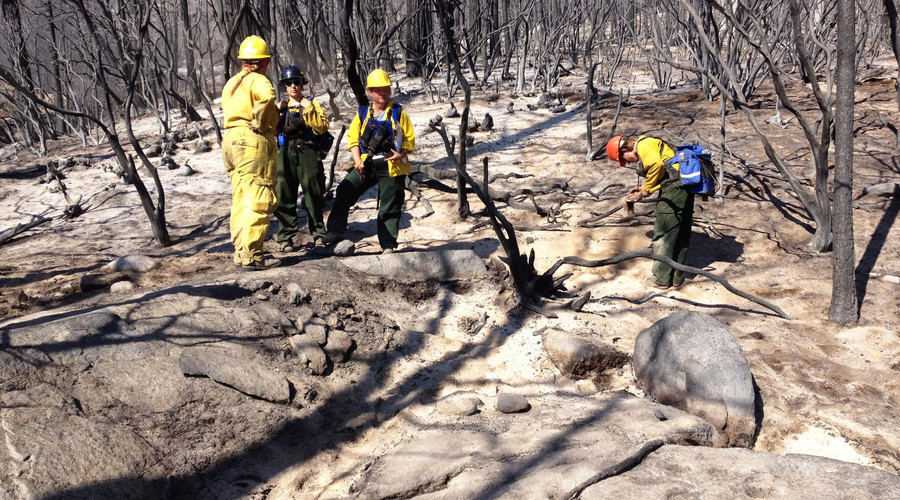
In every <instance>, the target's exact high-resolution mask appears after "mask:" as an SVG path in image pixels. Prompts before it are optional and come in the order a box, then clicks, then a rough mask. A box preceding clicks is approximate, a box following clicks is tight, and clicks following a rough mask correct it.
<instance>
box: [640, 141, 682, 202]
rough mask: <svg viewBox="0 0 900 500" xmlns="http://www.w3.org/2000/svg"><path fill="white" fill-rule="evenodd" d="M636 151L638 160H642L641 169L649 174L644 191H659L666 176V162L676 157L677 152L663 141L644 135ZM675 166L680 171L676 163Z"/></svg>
mask: <svg viewBox="0 0 900 500" xmlns="http://www.w3.org/2000/svg"><path fill="white" fill-rule="evenodd" d="M635 150H636V151H635V152H636V154H637V157H638V159H640V160H641V168H643V169H644V172H646V174H647V180H646V181H644V186H643V189H644V191H647V192H648V193H652V192H654V191H658V190H659V189H660V188H661V187H662V181H663V178H665V176H666V168H665V165H666V161H668V160H669V159H671V158H674V157H675V151H673V150H672V148H670V147H669V145H668V144H666V143H665V142H663V141H662V140H661V139H657V138H655V137H648V136H643V135H642V136H640V137H638V139H637V143H636V144H635ZM674 166H675V169H676V170H678V167H679V165H678V164H677V163H676V164H675V165H674Z"/></svg>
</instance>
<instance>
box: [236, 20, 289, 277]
mask: <svg viewBox="0 0 900 500" xmlns="http://www.w3.org/2000/svg"><path fill="white" fill-rule="evenodd" d="M271 58H272V52H271V51H270V50H269V45H268V44H267V43H266V42H265V40H263V39H262V38H260V37H258V36H256V35H250V36H248V37H247V38H245V39H244V41H243V42H241V47H240V49H239V51H238V59H240V60H241V62H242V63H243V67H242V68H241V72H240V73H238V74H236V75H234V76H232V77H231V78H230V79H229V80H228V82H226V83H225V87H224V88H223V89H222V115H223V121H224V125H225V137H224V139H223V141H222V160H223V162H224V163H225V171H226V172H228V177H229V178H230V179H231V219H230V221H229V226H230V228H231V242H232V243H233V244H234V266H235V267H237V268H240V269H241V270H251V271H252V270H257V269H266V268H269V267H274V266H277V265H278V264H280V262H281V261H279V260H278V259H275V258H273V257H271V256H265V255H263V242H264V241H265V238H266V233H268V230H269V216H270V215H271V214H272V212H274V211H275V203H276V199H275V176H276V174H277V172H278V161H277V158H278V143H277V142H276V141H275V129H276V127H277V125H278V105H277V104H276V98H275V87H273V86H272V82H270V81H269V79H268V78H267V77H266V70H267V69H268V67H269V60H270V59H271Z"/></svg>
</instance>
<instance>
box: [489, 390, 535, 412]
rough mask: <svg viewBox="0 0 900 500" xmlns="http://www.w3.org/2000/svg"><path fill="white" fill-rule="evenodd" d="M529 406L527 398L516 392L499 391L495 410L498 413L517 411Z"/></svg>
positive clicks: (524, 409) (526, 408) (525, 409)
mask: <svg viewBox="0 0 900 500" xmlns="http://www.w3.org/2000/svg"><path fill="white" fill-rule="evenodd" d="M529 408H531V405H530V404H528V399H527V398H525V396H520V395H518V394H510V393H508V392H501V393H500V394H498V395H497V411H499V412H500V413H519V412H523V411H527V410H528V409H529Z"/></svg>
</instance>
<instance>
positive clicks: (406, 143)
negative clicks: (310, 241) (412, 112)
mask: <svg viewBox="0 0 900 500" xmlns="http://www.w3.org/2000/svg"><path fill="white" fill-rule="evenodd" d="M366 90H367V92H368V94H369V99H370V101H371V104H370V105H369V106H363V107H361V108H359V111H358V112H357V113H356V115H355V116H354V117H353V121H352V122H351V123H350V128H349V129H348V130H347V146H348V148H349V149H350V154H351V155H352V156H353V168H351V169H350V170H349V172H348V173H347V175H346V176H345V177H344V179H343V180H342V181H341V183H340V184H339V185H338V187H337V189H336V190H335V201H334V207H333V208H332V209H331V213H330V214H328V224H327V228H328V233H327V234H326V235H325V238H323V239H322V242H323V243H325V244H332V243H336V242H337V241H339V240H340V239H341V238H343V236H344V232H345V231H346V230H347V217H348V215H349V213H350V209H351V208H352V207H353V205H354V204H356V201H357V200H358V199H359V197H360V196H362V194H363V193H365V192H366V191H367V190H368V189H369V188H371V187H372V186H374V185H376V184H377V185H378V201H379V207H378V221H377V230H378V243H379V245H381V248H382V251H383V252H385V253H390V252H393V251H394V250H395V249H396V248H397V237H398V235H399V232H400V215H401V211H402V209H403V201H404V198H405V192H404V189H405V187H406V174H408V173H409V172H410V169H411V168H410V163H409V154H410V153H412V152H413V149H414V148H415V145H416V134H415V132H414V131H413V126H412V121H411V120H410V119H409V115H407V114H406V110H405V109H403V107H402V106H400V105H399V104H397V103H394V102H392V101H391V79H390V77H389V76H388V74H387V73H386V72H385V71H384V70H382V69H376V70H374V71H372V72H371V73H369V76H368V78H366Z"/></svg>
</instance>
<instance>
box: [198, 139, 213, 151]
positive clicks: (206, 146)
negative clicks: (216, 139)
mask: <svg viewBox="0 0 900 500" xmlns="http://www.w3.org/2000/svg"><path fill="white" fill-rule="evenodd" d="M209 151H212V148H211V147H210V146H209V144H207V143H206V141H204V140H203V139H198V140H197V147H196V148H194V154H200V153H208V152H209Z"/></svg>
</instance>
